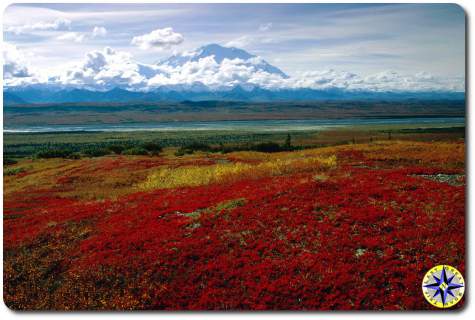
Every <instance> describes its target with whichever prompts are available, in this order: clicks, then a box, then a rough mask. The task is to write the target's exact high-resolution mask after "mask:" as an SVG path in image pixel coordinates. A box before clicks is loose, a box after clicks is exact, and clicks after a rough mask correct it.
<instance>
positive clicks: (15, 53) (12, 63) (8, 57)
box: [2, 42, 31, 79]
mask: <svg viewBox="0 0 475 320" xmlns="http://www.w3.org/2000/svg"><path fill="white" fill-rule="evenodd" d="M2 47H3V50H2V51H3V77H4V78H7V79H8V78H15V77H16V78H24V77H29V76H30V75H31V74H30V71H29V70H28V66H27V62H26V58H25V55H24V54H23V52H21V51H20V50H19V49H18V48H17V47H16V46H15V45H12V44H10V43H6V42H4V43H3V46H2Z"/></svg>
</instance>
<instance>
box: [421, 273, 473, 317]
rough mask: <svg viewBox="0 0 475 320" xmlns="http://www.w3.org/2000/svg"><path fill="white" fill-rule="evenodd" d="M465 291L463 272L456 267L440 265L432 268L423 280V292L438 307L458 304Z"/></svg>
mask: <svg viewBox="0 0 475 320" xmlns="http://www.w3.org/2000/svg"><path fill="white" fill-rule="evenodd" d="M464 292H465V281H464V279H463V277H462V274H461V273H460V272H459V271H458V270H457V269H455V268H454V267H451V266H448V265H438V266H435V267H433V268H432V269H430V270H429V271H428V272H427V273H426V275H425V276H424V279H423V280H422V293H423V294H424V297H425V298H426V300H427V301H428V302H429V303H430V304H431V305H433V306H435V307H438V308H450V307H452V306H454V305H456V304H457V303H458V302H459V301H460V300H461V299H462V297H463V294H464Z"/></svg>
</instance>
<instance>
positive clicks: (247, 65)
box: [3, 44, 465, 105]
mask: <svg viewBox="0 0 475 320" xmlns="http://www.w3.org/2000/svg"><path fill="white" fill-rule="evenodd" d="M21 80H22V82H21V83H20V84H18V83H15V82H8V81H6V83H7V85H6V86H5V87H4V90H3V99H4V104H6V105H12V104H27V103H78V102H139V101H147V102H157V101H185V100H189V101H204V100H226V101H259V102H262V101H312V100H389V101H392V100H407V99H421V100H441V99H442V100H463V99H464V98H465V93H464V92H463V91H460V90H458V91H457V90H449V89H444V84H443V83H437V86H436V87H431V86H430V85H428V84H427V81H432V82H434V79H433V78H431V77H428V76H426V75H419V76H416V77H414V78H402V77H400V76H399V75H397V74H396V73H394V72H393V73H386V74H383V75H379V76H377V77H372V78H367V79H365V80H363V79H361V78H359V77H358V76H356V75H354V74H351V73H342V72H341V73H337V72H335V71H333V70H332V71H329V72H326V73H319V74H309V75H307V76H306V78H305V79H295V78H293V77H291V76H289V75H287V74H286V73H285V72H283V71H282V70H281V69H279V68H277V67H276V66H273V65H271V64H270V63H268V62H267V61H265V60H264V59H262V58H260V57H258V56H256V55H253V54H250V53H248V52H247V51H245V50H242V49H239V48H233V47H224V46H221V45H218V44H209V45H206V46H203V47H200V48H198V49H196V50H194V51H190V52H183V53H179V54H175V55H173V56H171V57H169V58H168V59H164V60H161V61H158V62H157V63H155V64H151V65H147V64H141V63H137V62H135V61H133V60H131V59H130V57H129V56H128V55H125V54H122V53H120V52H116V51H114V50H112V49H110V48H106V49H104V50H103V51H95V52H92V53H89V54H88V55H87V56H86V59H85V60H84V61H83V62H82V64H79V65H77V66H76V67H75V69H73V70H67V71H66V72H64V73H63V74H59V75H53V76H50V77H49V78H48V80H47V81H38V80H35V81H32V82H31V83H29V82H28V81H26V80H23V79H21ZM411 81H412V82H411ZM362 83H363V84H364V85H362ZM388 83H389V84H392V83H394V84H397V83H403V84H404V87H402V88H396V89H392V88H391V87H390V86H389V87H385V86H384V85H387V84H388Z"/></svg>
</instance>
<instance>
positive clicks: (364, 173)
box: [4, 140, 465, 310]
mask: <svg viewBox="0 0 475 320" xmlns="http://www.w3.org/2000/svg"><path fill="white" fill-rule="evenodd" d="M464 158H465V145H464V143H463V141H462V142H449V141H445V142H413V141H394V140H393V141H384V142H374V143H364V144H351V145H342V146H337V147H325V148H315V149H306V150H301V151H293V152H279V153H272V154H269V153H259V152H248V151H246V152H232V153H229V154H207V153H196V154H193V155H188V156H184V157H175V156H173V151H169V152H168V151H165V153H164V154H162V155H161V156H155V157H147V156H106V157H100V158H91V159H89V158H84V159H80V160H68V159H36V160H28V159H24V160H21V161H19V162H18V164H15V165H13V166H8V168H5V169H6V170H5V172H6V173H7V174H6V175H5V176H4V184H5V190H4V198H5V200H4V300H5V302H6V303H7V305H8V306H9V307H11V308H14V309H21V310H24V309H60V310H68V309H173V310H177V309H179V310H181V309H193V310H208V309H213V310H215V309H219V310H221V309H271V310H272V309H281V310H282V309H284V310H307V309H312V310H313V309H318V310H329V309H386V310H400V309H430V308H432V307H431V306H430V305H429V304H428V303H427V302H426V301H425V300H424V298H423V296H422V294H421V290H420V282H421V279H422V277H423V275H424V273H425V272H426V271H427V270H428V269H430V268H431V267H433V266H434V265H437V264H450V265H452V266H455V267H456V268H458V269H459V270H460V271H461V272H462V273H464V272H465V233H464V230H465V219H464V218H465V205H464V202H465V178H464V177H465V169H464V166H465V162H464ZM8 172H9V173H8ZM461 305H462V304H459V306H461Z"/></svg>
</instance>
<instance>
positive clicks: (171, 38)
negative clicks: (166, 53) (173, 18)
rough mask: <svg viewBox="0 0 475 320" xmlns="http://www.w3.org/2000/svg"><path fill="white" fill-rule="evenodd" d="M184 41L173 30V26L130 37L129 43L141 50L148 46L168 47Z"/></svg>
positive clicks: (181, 36)
mask: <svg viewBox="0 0 475 320" xmlns="http://www.w3.org/2000/svg"><path fill="white" fill-rule="evenodd" d="M183 41H184V37H183V35H181V34H180V33H177V32H174V31H173V28H164V29H156V30H154V31H152V32H150V33H147V34H144V35H141V36H136V37H133V38H132V41H131V44H133V45H136V46H138V47H140V48H141V49H143V50H147V49H150V48H158V49H168V48H170V47H172V46H174V45H179V44H181V43H182V42H183Z"/></svg>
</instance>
